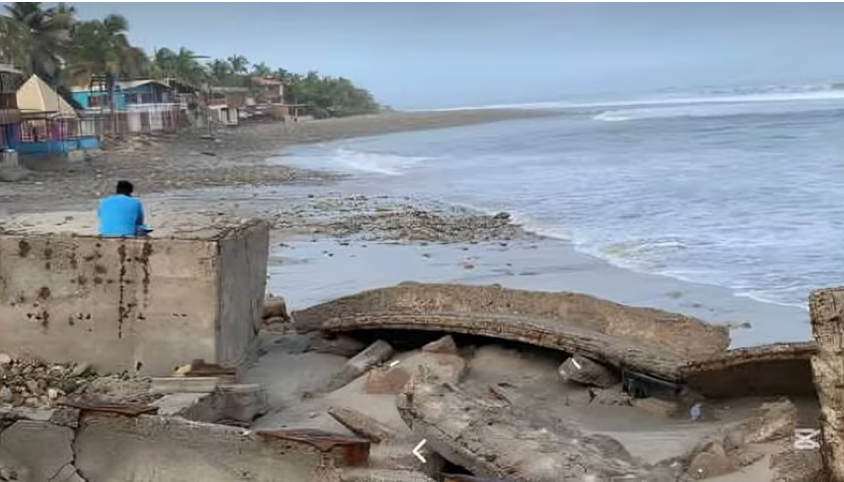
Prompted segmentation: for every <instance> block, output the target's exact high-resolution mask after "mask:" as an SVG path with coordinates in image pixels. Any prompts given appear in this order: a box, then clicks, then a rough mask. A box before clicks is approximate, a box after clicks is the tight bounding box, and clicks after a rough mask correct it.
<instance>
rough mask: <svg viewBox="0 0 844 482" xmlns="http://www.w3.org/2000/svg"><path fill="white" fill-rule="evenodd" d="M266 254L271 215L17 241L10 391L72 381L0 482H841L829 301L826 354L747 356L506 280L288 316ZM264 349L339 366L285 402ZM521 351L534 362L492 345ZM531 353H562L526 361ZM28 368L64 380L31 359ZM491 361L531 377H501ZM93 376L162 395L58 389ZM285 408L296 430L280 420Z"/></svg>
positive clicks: (9, 292) (18, 435)
mask: <svg viewBox="0 0 844 482" xmlns="http://www.w3.org/2000/svg"><path fill="white" fill-rule="evenodd" d="M267 251H268V230H267V226H266V225H265V224H264V223H261V222H258V221H248V222H240V223H235V224H227V225H220V226H216V227H214V228H213V229H204V230H199V231H194V232H191V233H186V232H181V233H172V234H171V235H164V236H162V237H159V238H155V239H136V240H122V239H101V238H98V237H94V236H80V235H70V234H48V233H20V232H17V233H16V232H11V233H10V232H6V233H2V234H0V280H2V283H0V353H2V354H3V356H2V357H0V375H2V380H3V381H2V382H0V383H4V387H5V384H6V383H7V381H8V380H11V378H9V377H10V376H12V375H11V374H12V373H13V372H14V376H15V377H18V378H15V380H18V381H16V382H15V383H16V384H14V385H9V386H10V387H11V388H7V390H12V392H14V391H15V390H21V391H23V390H27V389H28V388H27V387H26V385H27V383H26V378H27V376H28V375H27V373H23V372H24V371H26V370H30V369H29V368H26V367H29V366H32V367H34V368H32V369H31V370H30V372H29V373H32V371H33V370H35V371H42V372H45V373H49V372H51V371H52V370H53V368H51V366H50V365H51V364H53V365H56V367H58V368H56V370H55V373H56V375H55V376H53V377H52V378H51V377H48V376H46V375H45V377H44V380H45V381H44V382H43V383H42V384H43V385H44V387H43V388H45V389H46V390H47V392H49V393H50V394H56V395H57V396H56V397H51V396H48V397H47V399H49V403H47V404H46V405H45V404H42V403H40V402H42V401H43V400H42V399H41V398H38V397H29V398H26V397H24V398H21V397H18V398H14V397H13V398H11V400H21V399H23V400H24V403H17V402H15V403H12V404H10V405H8V404H7V405H2V406H1V407H3V408H0V480H20V481H34V482H41V481H45V482H46V481H50V482H61V481H66V482H70V481H73V482H80V481H87V482H100V481H102V482H109V481H114V480H126V481H141V480H143V481H162V482H163V481H174V480H203V481H221V482H222V481H226V482H228V481H245V480H253V481H276V480H290V481H307V480H319V481H338V482H339V481H373V480H377V481H395V482H405V481H423V482H424V481H432V480H448V481H470V480H475V481H482V480H508V481H525V482H527V481H549V482H550V481H558V480H600V481H604V480H606V481H612V480H639V481H653V482H662V481H665V482H669V481H685V480H698V479H707V478H711V477H715V476H729V474H731V473H736V472H738V471H740V470H742V468H743V467H745V466H752V465H754V464H756V463H757V462H759V461H760V460H763V459H766V458H768V459H770V461H771V462H770V465H771V466H772V469H771V471H772V473H771V475H770V477H769V479H766V480H776V481H785V480H791V481H794V480H806V481H816V480H822V477H825V476H826V475H825V474H824V473H822V472H821V469H822V464H821V460H823V461H824V462H825V464H826V468H827V469H826V470H827V472H826V474H829V475H831V476H832V478H831V479H830V480H833V481H836V482H837V481H838V480H840V475H837V474H840V472H836V467H840V457H839V455H840V454H839V453H837V452H836V451H835V447H837V446H838V441H839V440H840V439H839V438H838V435H837V433H839V432H836V431H837V430H838V429H840V427H838V423H839V422H838V421H837V420H839V418H836V417H837V416H836V413H837V412H836V410H837V407H836V406H835V403H837V402H836V400H838V399H836V398H835V397H837V396H838V392H839V391H840V389H838V388H836V387H837V385H836V384H835V383H836V382H835V380H836V378H835V377H836V376H837V375H835V374H836V373H838V372H839V371H840V370H838V368H836V367H840V360H838V359H837V358H836V357H837V356H838V355H837V354H838V353H840V351H836V350H835V349H830V348H829V344H830V343H832V344H835V343H840V339H836V338H835V335H834V333H838V332H835V331H834V329H833V328H829V327H830V326H838V325H840V320H841V319H842V317H844V314H842V313H841V311H840V310H841V308H840V306H842V304H836V303H834V302H829V301H828V300H827V301H823V302H822V299H821V298H817V300H816V301H815V302H814V304H813V314H817V316H816V318H818V319H820V318H823V319H824V320H826V322H824V323H826V324H823V326H825V327H827V328H825V329H823V330H825V331H823V330H822V333H825V334H823V335H822V336H821V337H819V338H818V341H819V342H821V341H823V343H822V344H821V347H820V350H819V347H818V345H817V344H815V343H801V344H779V345H770V346H764V347H755V348H750V349H741V350H729V349H728V348H729V343H730V340H729V331H728V329H727V328H726V327H721V326H713V325H709V324H707V323H704V322H702V321H700V320H696V319H693V318H689V317H685V316H682V315H678V314H673V313H668V312H665V311H660V310H654V309H648V308H635V307H629V306H624V305H620V304H616V303H612V302H609V301H605V300H601V299H598V298H594V297H591V296H586V295H581V294H573V293H541V292H529V291H521V290H512V289H506V288H502V287H500V286H461V285H445V284H419V283H403V284H401V285H398V286H395V287H391V288H383V289H377V290H371V291H367V292H364V293H360V294H357V295H353V296H349V297H345V298H341V299H338V300H334V301H331V302H328V303H324V304H321V305H317V306H314V307H311V308H308V309H305V310H302V311H298V312H294V313H292V316H288V313H287V312H286V309H285V307H284V304H283V302H282V301H275V302H273V303H272V304H268V305H267V306H264V305H265V300H264V290H265V278H266V266H267ZM836 296H837V295H836ZM824 299H826V298H824ZM830 299H832V298H830ZM816 324H818V325H819V326H820V323H816ZM261 326H265V327H266V326H270V327H274V329H279V330H280V331H279V332H277V333H275V334H273V333H266V332H265V333H259V330H260V328H261ZM838 329H840V327H839V328H838ZM839 338H840V337H839ZM829 340H833V341H831V342H830V341H829ZM835 340H838V341H835ZM262 341H263V342H264V347H265V348H264V352H265V353H268V352H271V351H272V350H293V351H291V352H290V353H289V355H285V356H286V357H287V358H285V360H288V362H289V363H293V360H295V356H296V355H297V354H301V353H303V352H304V353H313V354H314V355H319V354H331V355H320V356H325V357H328V358H327V359H329V360H330V361H331V363H333V365H332V366H333V367H335V369H334V370H333V371H331V372H330V376H326V377H320V376H317V375H313V376H312V378H313V380H309V385H308V390H302V391H301V393H297V394H296V398H295V400H294V402H293V403H294V404H295V406H293V405H280V404H279V403H280V402H279V401H278V398H277V397H275V396H274V395H273V394H272V393H269V392H268V388H267V387H265V386H263V385H261V384H259V383H247V382H249V381H250V380H252V379H254V377H253V378H250V376H249V373H250V366H251V365H252V362H253V361H255V355H257V354H258V345H259V344H260V343H261V342H262ZM502 343H516V345H513V346H514V347H515V348H496V349H494V350H493V349H490V348H489V346H490V345H499V344H502ZM300 345H301V346H300ZM296 346H300V348H295V347H296ZM530 346H533V347H537V348H541V349H543V350H547V352H537V354H535V355H530V356H522V355H520V354H519V353H522V352H525V350H529V348H527V347H530ZM267 347H269V348H267ZM273 347H276V348H273ZM290 347H294V348H290ZM838 349H839V350H840V346H839V347H838ZM296 350H298V351H296ZM496 350H497V351H496ZM508 350H509V351H508ZM514 350H515V351H514ZM338 355H342V357H339V356H338ZM27 358H38V359H41V360H43V361H44V363H42V364H40V365H36V364H32V365H28V364H26V363H21V362H18V361H17V360H18V359H27ZM496 360H498V361H496ZM811 360H814V369H815V374H816V375H817V373H818V372H819V371H821V372H822V373H824V374H825V375H824V376H822V377H819V378H818V380H819V381H820V383H822V384H823V387H822V389H820V393H821V395H822V397H821V402H822V404H824V409H823V410H824V411H823V413H824V418H823V419H822V425H821V427H822V428H823V429H824V433H823V441H824V442H825V443H826V444H827V445H826V447H827V448H826V449H825V450H824V451H818V450H804V451H795V450H794V448H793V438H794V433H795V430H796V429H797V428H798V420H799V419H801V418H805V414H807V413H809V414H810V416H811V413H812V410H815V409H813V408H811V403H814V402H813V400H815V398H816V394H817V393H818V389H816V387H815V386H814V384H812V373H813V372H812V368H813V367H812V363H810V361H811ZM66 363H70V365H67V366H61V367H59V366H58V364H66ZM303 363H306V362H303ZM495 363H499V364H503V365H505V366H506V365H510V364H512V365H513V366H514V367H515V366H516V365H518V364H522V365H518V367H516V368H513V370H512V374H511V375H507V376H500V377H499V376H497V375H498V374H496V373H495ZM531 363H532V365H531ZM523 366H524V367H528V368H527V369H524V368H519V367H523ZM280 369H281V370H285V371H287V370H290V371H294V370H295V369H296V367H295V366H292V365H290V366H281V367H280ZM530 370H533V371H530ZM95 371H96V372H98V373H100V374H105V373H122V374H123V375H121V376H120V377H118V379H119V380H122V381H124V382H126V383H128V382H130V381H133V380H138V379H143V380H144V384H143V385H142V386H143V387H144V388H143V390H144V396H141V397H134V398H132V399H131V400H130V399H128V398H126V397H123V398H121V397H120V396H119V395H110V396H105V395H102V393H105V392H102V391H98V390H78V391H76V392H72V393H65V392H64V391H59V389H58V388H54V387H53V386H52V384H54V383H55V384H60V383H66V382H68V381H69V380H71V379H72V380H73V381H74V383H78V384H85V383H92V382H91V380H93V379H94V378H95V375H94V374H93V372H95ZM39 373H40V372H39ZM279 376H280V375H279ZM74 377H75V378H74ZM508 377H509V378H508ZM79 378H84V379H85V380H84V381H80V380H77V379H79ZM39 380H40V379H39ZM54 380H55V381H54ZM549 381H550V383H549ZM39 383H41V382H39ZM57 386H58V385H57ZM2 388H3V387H0V402H8V401H6V400H3V391H2ZM32 388H33V390H35V388H39V387H32ZM50 390H53V392H50ZM12 395H14V393H12ZM770 396H773V397H774V398H773V399H771V400H768V399H766V403H762V402H752V403H750V402H748V403H749V405H748V404H745V405H748V407H749V408H747V409H738V408H733V409H729V408H728V407H726V405H724V404H721V405H719V403H720V402H718V399H728V400H729V401H730V402H729V403H730V405H733V402H735V401H736V400H737V399H738V398H739V397H770ZM783 396H787V397H789V398H790V399H791V400H786V399H782V398H780V397H783ZM384 397H387V398H386V400H387V401H389V400H392V401H391V402H389V404H388V405H389V406H387V405H384V403H383V402H384V401H385V398H384ZM42 398H43V397H42ZM353 399H357V400H359V402H358V403H357V404H353V403H351V401H352V400H353ZM27 400H29V401H33V400H34V402H32V403H29V402H27ZM754 400H756V399H754ZM805 400H809V401H810V403H809V409H808V411H807V409H806V406H805V404H804V403H803V401H805ZM735 405H737V406H741V405H742V404H741V403H738V402H737V403H736V404H735ZM385 407H386V408H385ZM701 407H703V408H701ZM268 412H269V413H270V414H272V413H275V414H277V415H278V414H280V415H281V416H282V417H283V416H284V414H285V412H290V413H291V415H290V416H289V417H288V418H284V419H283V420H284V422H283V423H282V422H280V421H276V422H273V421H272V420H270V421H266V420H265V421H263V422H261V420H263V419H261V418H260V417H262V416H263V415H264V414H267V413H268ZM593 412H594V413H599V414H600V416H598V417H597V418H598V419H602V420H601V422H602V423H597V422H595V420H593V419H595V418H596V417H595V416H593V415H592V414H593ZM618 414H622V415H618ZM268 416H269V415H268ZM621 416H623V417H626V418H627V419H629V418H631V417H633V418H646V417H650V419H652V420H653V421H654V423H655V424H657V427H658V429H657V434H658V435H659V437H660V438H659V440H663V439H665V438H666V437H667V438H668V439H669V440H673V439H671V437H678V439H677V440H679V439H681V438H684V439H688V441H687V443H686V444H685V445H683V444H680V443H676V442H665V441H663V442H661V443H662V444H663V445H665V444H669V445H672V446H671V447H669V448H670V450H664V447H659V446H658V444H659V442H653V440H649V439H642V440H645V441H647V442H648V443H650V444H651V445H650V446H649V447H650V448H648V449H637V447H636V446H635V444H632V443H631V441H633V442H638V441H639V440H640V439H637V438H636V437H637V436H638V435H637V434H636V433H635V432H630V431H629V430H628V431H627V432H625V431H623V430H621V429H614V428H612V427H613V426H612V423H610V422H613V420H615V419H614V417H616V418H617V419H618V420H621V418H620V417H621ZM690 417H691V420H689V418H690ZM278 420H281V419H278ZM680 420H682V421H683V422H684V423H686V424H688V425H682V424H681V425H678V421H680ZM659 424H661V425H659ZM654 444H656V445H654ZM771 446H774V449H773V452H771V451H770V450H772V449H771ZM830 447H832V448H831V449H830ZM765 450H768V452H765ZM118 461H119V462H118ZM835 477H839V478H835ZM724 480H727V479H724ZM735 480H741V479H735Z"/></svg>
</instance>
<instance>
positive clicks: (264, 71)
mask: <svg viewBox="0 0 844 482" xmlns="http://www.w3.org/2000/svg"><path fill="white" fill-rule="evenodd" d="M252 75H254V76H256V77H261V78H266V77H272V75H273V69H271V68H270V67H269V66H268V65H267V64H265V63H264V62H259V63H257V64H255V65H253V66H252Z"/></svg>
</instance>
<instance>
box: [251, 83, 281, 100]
mask: <svg viewBox="0 0 844 482" xmlns="http://www.w3.org/2000/svg"><path fill="white" fill-rule="evenodd" d="M252 85H254V86H255V87H256V88H257V89H258V95H257V101H258V103H261V104H283V103H284V84H282V83H281V81H279V80H276V79H273V78H271V77H252Z"/></svg>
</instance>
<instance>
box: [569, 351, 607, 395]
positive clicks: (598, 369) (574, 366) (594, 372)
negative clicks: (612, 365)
mask: <svg viewBox="0 0 844 482" xmlns="http://www.w3.org/2000/svg"><path fill="white" fill-rule="evenodd" d="M559 371H560V377H562V379H563V380H565V381H567V382H568V381H571V382H575V383H579V384H581V385H586V386H593V387H599V388H609V387H611V386H613V385H617V384H618V383H619V382H620V381H621V378H620V377H619V376H618V374H617V373H616V372H615V371H613V370H611V369H609V368H607V367H605V366H604V365H601V364H600V363H597V362H594V361H592V360H590V359H588V358H586V357H582V356H580V355H572V356H571V357H569V358H568V359H567V360H566V361H564V362H563V364H562V365H560V370H559Z"/></svg>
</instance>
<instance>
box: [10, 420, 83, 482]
mask: <svg viewBox="0 0 844 482" xmlns="http://www.w3.org/2000/svg"><path fill="white" fill-rule="evenodd" d="M73 439H74V433H73V429H71V428H69V427H61V426H58V425H54V424H52V423H50V422H45V421H35V420H18V421H17V422H15V423H14V424H12V426H11V427H9V428H7V429H6V430H4V431H3V432H2V433H0V460H4V461H5V463H6V464H8V465H10V466H12V467H14V469H15V471H16V472H17V477H18V480H19V481H21V482H76V481H79V480H83V479H81V478H80V477H79V476H78V474H77V470H76V467H75V466H74V465H73V462H74V460H75V454H74V452H73V448H72V443H73Z"/></svg>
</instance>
